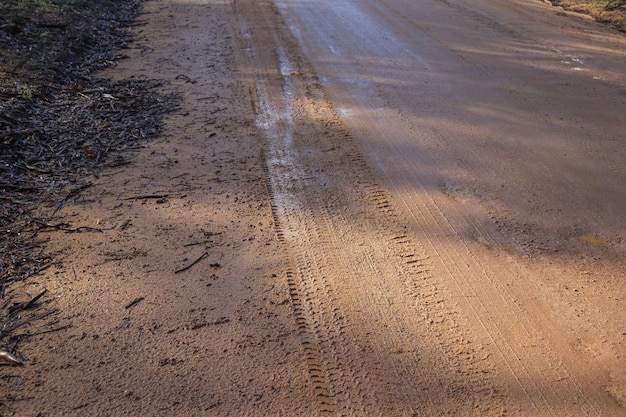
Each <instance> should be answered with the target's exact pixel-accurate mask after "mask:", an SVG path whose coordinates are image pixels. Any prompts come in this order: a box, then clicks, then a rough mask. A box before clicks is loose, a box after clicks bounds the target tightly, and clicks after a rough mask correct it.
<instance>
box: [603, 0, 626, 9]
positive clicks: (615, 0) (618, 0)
mask: <svg viewBox="0 0 626 417" xmlns="http://www.w3.org/2000/svg"><path fill="white" fill-rule="evenodd" d="M622 6H626V0H608V2H607V3H606V5H605V6H604V8H605V9H609V10H614V9H617V8H619V7H622Z"/></svg>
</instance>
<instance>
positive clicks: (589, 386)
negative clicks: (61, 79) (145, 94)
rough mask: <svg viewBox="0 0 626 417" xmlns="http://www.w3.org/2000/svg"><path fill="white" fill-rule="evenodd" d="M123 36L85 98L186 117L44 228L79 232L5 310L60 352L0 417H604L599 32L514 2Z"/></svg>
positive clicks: (13, 388)
mask: <svg viewBox="0 0 626 417" xmlns="http://www.w3.org/2000/svg"><path fill="white" fill-rule="evenodd" d="M142 19H143V20H144V21H145V23H146V24H145V25H144V26H140V27H139V28H138V30H137V36H138V38H137V42H136V48H137V49H135V50H131V51H130V52H129V55H130V59H128V60H125V61H122V62H121V63H120V65H119V66H118V67H117V68H116V69H115V70H114V71H111V72H110V73H109V74H107V75H108V76H112V77H115V78H129V77H146V78H158V79H163V80H167V81H168V83H169V84H168V87H167V88H168V89H170V90H172V91H176V92H179V93H181V94H182V98H183V104H182V106H181V109H180V111H179V112H178V113H177V114H174V115H172V116H171V117H170V120H169V126H168V130H167V133H166V136H165V137H164V138H163V139H162V140H160V141H158V142H155V143H152V144H150V145H148V148H147V149H144V150H142V151H141V152H140V153H138V154H137V155H136V157H135V160H134V164H133V165H132V166H131V167H130V168H128V169H124V170H121V171H115V172H108V173H106V174H105V175H103V176H101V177H100V178H94V179H93V181H94V184H95V187H91V188H90V189H89V190H87V191H86V192H85V193H84V195H83V197H82V200H80V201H78V202H77V203H80V204H77V205H75V206H73V207H72V206H70V207H66V208H65V209H64V210H65V215H66V216H67V217H68V218H71V219H72V221H73V222H74V223H75V224H94V223H97V224H98V225H100V226H101V227H102V228H103V230H104V232H103V233H99V234H75V235H64V236H61V235H56V236H51V246H52V247H53V248H55V247H56V248H59V249H63V250H64V253H65V258H64V261H63V262H62V263H60V264H59V265H58V266H57V268H56V270H54V271H51V272H50V276H49V277H48V279H47V280H41V281H40V282H37V283H30V284H29V285H38V286H42V285H45V286H46V287H47V288H48V289H49V291H51V292H52V293H54V294H56V298H57V300H56V303H57V304H58V305H59V308H60V309H61V311H63V312H64V317H63V322H65V323H68V324H69V325H71V327H70V328H69V330H67V331H64V332H55V333H52V334H44V335H42V336H41V339H40V340H39V342H38V347H33V349H38V350H36V352H35V353H34V354H33V356H32V358H30V359H31V360H30V361H29V362H28V365H27V366H26V367H24V368H22V369H18V370H15V371H14V372H13V375H12V376H10V377H5V380H6V381H7V383H8V385H9V388H8V389H7V392H9V393H10V395H11V397H10V399H11V401H10V402H7V404H5V405H4V407H6V410H3V412H5V411H6V413H7V414H8V415H11V414H14V415H36V414H37V413H38V412H39V413H41V415H64V416H67V415H77V416H78V415H115V416H120V415H155V416H157V415H172V416H174V415H179V416H182V415H185V416H204V415H206V416H209V415H211V416H212V415H257V416H278V415H285V416H293V415H300V416H319V415H346V416H358V415H368V416H369V415H373V416H378V415H380V416H443V415H455V416H505V415H506V416H623V415H625V414H626V376H625V375H626V356H625V354H626V319H625V313H624V300H625V299H626V298H625V295H626V294H625V288H626V282H625V281H626V216H625V215H624V213H625V211H626V210H625V209H626V186H625V184H626V169H625V168H624V167H626V119H624V114H623V109H624V108H625V104H626V73H625V72H624V71H625V70H624V68H626V38H625V37H624V35H623V34H620V33H618V32H615V31H612V30H609V29H606V28H603V27H601V26H599V25H597V24H595V23H593V22H591V21H589V20H585V19H581V18H578V17H574V16H570V15H566V14H563V13H559V12H558V9H555V8H551V7H549V6H547V5H545V4H543V3H541V2H529V1H521V0H520V1H510V2H506V3H503V2H499V1H495V0H472V1H464V2H461V1H453V0H449V1H436V0H426V1H423V2H414V1H408V0H365V1H356V0H342V1H336V0H319V1H295V0H276V1H254V0H219V1H218V0H188V1H184V2H183V1H178V0H154V1H151V2H149V3H147V6H146V13H145V14H144V15H143V17H142ZM68 236H69V237H68ZM196 261H197V262H196ZM133 301H135V303H133ZM15 369H17V368H15Z"/></svg>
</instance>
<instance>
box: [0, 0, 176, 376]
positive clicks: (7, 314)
mask: <svg viewBox="0 0 626 417" xmlns="http://www.w3.org/2000/svg"><path fill="white" fill-rule="evenodd" d="M141 4H142V0H123V1H115V0H103V1H98V2H92V1H86V0H7V1H3V2H0V202H1V205H0V365H2V364H12V365H20V364H22V363H23V362H24V361H23V359H24V358H25V356H23V355H22V354H21V352H20V351H19V349H18V347H19V346H18V345H19V343H20V342H21V341H23V340H25V339H27V338H29V337H30V336H32V335H33V334H34V333H33V331H31V330H26V331H24V330H22V331H21V333H20V334H17V332H16V330H17V329H20V328H24V327H26V328H28V325H29V324H34V323H35V322H37V323H38V325H39V327H41V326H44V327H45V330H43V332H50V331H56V330H61V329H63V328H67V326H61V327H54V326H55V325H56V323H57V322H58V320H55V319H52V320H50V321H48V322H47V323H45V324H41V323H40V322H41V321H43V320H44V319H46V318H50V317H51V316H54V315H57V314H58V311H57V310H55V309H54V308H53V307H49V305H50V304H51V303H52V300H46V299H45V297H44V296H45V295H46V290H45V289H44V290H43V291H40V292H39V293H38V294H37V295H35V296H33V295H32V294H30V293H29V292H28V290H26V286H25V285H24V281H25V280H26V279H28V278H30V277H32V276H34V275H37V274H39V273H40V272H42V271H43V270H45V269H47V268H48V267H50V266H51V265H53V264H54V263H55V259H56V258H58V256H59V255H60V254H54V253H48V252H47V251H46V248H45V244H46V239H45V237H42V232H43V231H51V230H52V231H57V232H65V233H68V232H74V233H79V232H94V231H98V230H97V229H95V228H89V227H85V226H80V225H71V224H69V223H66V222H64V221H63V220H62V219H61V218H60V215H59V214H58V213H59V210H60V209H62V208H63V206H65V205H66V204H72V203H73V202H76V201H77V199H79V198H80V193H81V192H82V191H84V190H85V189H87V188H88V187H89V186H91V183H90V182H89V181H88V178H89V177H91V176H98V175H99V172H100V171H101V170H102V169H103V168H110V167H121V166H124V165H127V164H129V163H131V161H132V152H133V151H136V150H138V149H140V148H141V147H142V142H144V141H146V140H150V139H151V138H155V137H157V136H158V135H159V134H160V133H161V131H162V128H163V118H164V116H165V115H166V114H167V113H168V112H171V111H173V110H174V109H175V108H176V107H177V104H178V102H179V99H178V97H176V96H173V95H166V94H163V93H162V92H160V91H158V90H157V89H158V87H160V86H161V85H162V83H163V81H160V80H149V79H128V80H123V81H119V82H112V81H111V80H107V79H102V78H98V77H97V73H98V72H100V71H102V70H104V69H105V68H108V67H110V66H113V65H115V62H116V61H118V60H120V59H123V58H124V55H123V49H124V48H127V47H128V45H129V43H130V42H131V40H132V36H131V34H130V32H129V28H130V27H132V26H136V25H140V24H141V22H138V21H137V20H136V19H137V16H138V14H139V12H140V11H141ZM44 306H46V307H45V308H47V310H45V311H43V312H36V313H35V312H34V310H44ZM41 333H42V331H38V333H37V334H41Z"/></svg>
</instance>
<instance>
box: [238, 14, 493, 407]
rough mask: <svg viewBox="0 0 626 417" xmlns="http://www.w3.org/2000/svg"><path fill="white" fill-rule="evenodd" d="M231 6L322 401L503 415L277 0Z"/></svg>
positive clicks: (475, 354)
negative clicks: (282, 18)
mask: <svg viewBox="0 0 626 417" xmlns="http://www.w3.org/2000/svg"><path fill="white" fill-rule="evenodd" d="M235 12H236V15H237V16H238V18H239V20H238V23H237V24H238V27H239V28H240V31H241V35H240V40H241V42H242V48H241V49H242V51H245V55H246V56H245V57H243V59H244V61H245V63H244V65H245V66H246V68H248V70H249V72H250V73H252V72H257V75H256V76H255V77H254V78H253V80H252V83H251V92H252V96H253V103H254V106H255V108H256V113H257V120H256V124H257V126H258V127H259V128H260V129H261V130H263V131H264V132H265V136H266V138H267V147H266V151H265V154H264V155H263V158H264V160H265V172H266V180H267V183H268V187H269V188H270V190H271V194H272V196H273V197H272V198H273V213H274V218H275V223H276V228H277V234H278V236H279V238H280V240H281V242H283V245H284V249H285V253H286V254H287V255H286V256H287V257H288V259H289V263H290V265H291V268H290V270H289V271H287V273H286V279H287V282H288V284H289V288H290V296H291V299H292V305H293V308H294V314H295V317H296V322H297V324H298V327H299V329H300V337H301V340H302V346H303V350H304V352H305V356H306V358H307V365H308V370H309V374H310V377H311V381H312V389H313V390H314V391H315V394H316V396H317V398H318V399H319V404H318V407H319V410H320V413H322V414H327V415H407V416H413V415H429V416H430V415H442V414H446V413H453V414H456V415H474V413H475V412H476V410H480V412H481V415H487V416H488V415H500V412H501V407H499V406H494V404H499V403H500V400H499V399H498V394H497V393H496V392H495V391H496V390H495V388H494V387H493V384H492V383H491V381H490V377H489V375H490V374H491V373H492V372H493V370H492V369H491V367H490V365H489V364H488V363H487V361H486V356H485V355H484V353H481V350H482V348H481V347H480V346H478V345H476V344H473V343H472V342H471V340H470V339H469V338H468V337H466V336H465V334H464V330H463V329H462V327H461V326H460V325H459V323H458V321H457V318H456V313H455V312H454V311H453V310H452V309H450V308H449V306H448V305H447V303H446V302H445V300H444V298H443V296H442V294H441V293H440V291H439V289H438V284H437V280H433V279H432V277H431V274H430V269H431V267H430V261H429V259H427V258H426V257H424V256H420V253H423V251H422V250H421V248H419V247H418V246H417V245H416V244H415V242H414V240H413V239H411V238H409V236H408V234H407V232H406V227H404V226H402V225H401V223H402V222H400V221H399V219H398V216H397V215H396V212H395V207H394V206H395V204H394V202H393V200H392V199H391V197H390V195H389V194H388V193H387V192H386V191H385V189H384V188H383V187H381V186H380V185H378V184H377V183H376V182H375V180H374V179H373V176H372V174H371V172H370V170H369V167H368V164H367V163H366V161H365V159H364V158H363V157H362V155H361V153H360V150H359V149H358V147H357V146H356V145H355V143H354V142H353V140H352V137H351V135H350V134H349V133H347V131H346V130H345V129H344V128H343V126H342V125H341V123H340V122H339V118H338V116H337V115H336V113H335V112H334V110H333V109H332V107H331V106H330V104H329V101H328V99H327V97H326V93H325V92H324V91H323V89H322V87H321V85H320V83H319V82H318V81H317V79H316V77H315V75H314V74H313V73H312V71H310V70H308V69H307V66H306V64H304V63H303V61H301V57H300V56H299V51H298V50H297V48H296V47H295V41H294V40H293V39H290V36H289V34H286V33H284V32H281V31H280V27H279V26H280V25H281V24H282V23H280V22H277V21H275V20H274V19H277V18H278V16H277V11H276V10H275V9H272V8H271V7H268V8H265V9H263V8H255V6H253V4H252V3H246V2H238V3H237V6H236V10H235ZM250 22H255V27H252V25H251V23H250ZM260 44H263V45H264V48H263V49H259V48H258V47H255V45H260ZM487 400H488V401H487Z"/></svg>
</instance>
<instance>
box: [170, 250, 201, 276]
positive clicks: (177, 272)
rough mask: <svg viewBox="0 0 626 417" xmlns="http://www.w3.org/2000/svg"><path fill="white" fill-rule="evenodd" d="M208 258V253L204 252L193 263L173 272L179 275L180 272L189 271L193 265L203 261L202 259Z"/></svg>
mask: <svg viewBox="0 0 626 417" xmlns="http://www.w3.org/2000/svg"><path fill="white" fill-rule="evenodd" d="M208 256H209V252H204V253H203V254H202V255H201V256H200V257H199V258H198V259H196V260H195V261H193V262H192V263H191V264H189V265H187V266H186V267H184V268H181V269H179V270H177V271H174V273H175V274H179V273H181V272H185V271H187V270H188V269H191V267H193V266H194V265H195V264H197V263H198V262H200V261H201V260H203V259H204V258H207V257H208Z"/></svg>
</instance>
